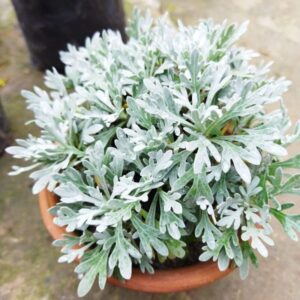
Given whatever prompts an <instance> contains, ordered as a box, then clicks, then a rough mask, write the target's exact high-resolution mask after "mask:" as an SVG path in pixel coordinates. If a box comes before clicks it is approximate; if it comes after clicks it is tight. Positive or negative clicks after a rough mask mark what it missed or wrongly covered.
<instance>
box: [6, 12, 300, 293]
mask: <svg viewBox="0 0 300 300" xmlns="http://www.w3.org/2000/svg"><path fill="white" fill-rule="evenodd" d="M245 30H246V24H243V25H241V26H237V25H235V24H227V23H226V22H224V23H223V24H221V25H219V24H214V23H213V22H212V21H205V22H200V23H199V24H198V25H197V26H193V27H187V26H184V25H183V24H181V23H179V24H178V28H175V27H174V26H173V25H172V24H170V23H169V21H168V19H167V18H161V19H159V20H158V21H156V22H153V20H152V19H151V18H150V17H149V16H148V15H146V16H145V17H141V16H139V14H137V13H135V14H134V15H133V18H132V20H131V22H130V24H129V26H128V29H127V31H128V35H129V41H128V43H127V44H124V43H123V42H122V39H121V36H120V35H119V34H118V33H114V32H110V31H108V32H105V33H104V34H103V36H102V37H100V35H99V34H95V35H94V36H93V37H92V38H90V39H87V41H86V45H85V47H81V48H75V47H73V46H69V48H68V51H67V52H63V53H61V59H62V61H63V62H64V64H65V74H64V75H63V74H59V73H57V71H56V70H53V71H48V72H47V73H46V77H45V84H46V86H47V87H48V88H49V90H47V91H46V90H42V89H39V88H37V87H35V88H34V91H33V92H29V91H24V92H23V96H24V97H25V98H26V99H27V101H28V108H29V109H30V110H32V111H33V112H34V115H35V118H34V120H33V121H34V122H35V124H36V125H37V126H38V127H39V128H40V129H41V135H40V137H34V136H31V135H30V136H29V137H28V138H27V139H26V140H17V143H18V144H19V146H14V147H10V148H8V149H7V151H8V152H9V153H11V154H13V155H14V156H15V157H16V158H22V159H25V160H27V161H31V162H32V164H30V165H29V166H28V167H25V168H18V167H15V170H14V172H13V173H14V174H17V173H19V172H23V171H27V170H31V169H34V168H35V169H37V170H36V171H33V172H32V173H31V175H30V177H31V178H33V179H34V180H35V184H34V186H33V192H34V193H38V192H40V191H41V190H42V189H44V188H48V189H49V190H50V191H54V193H56V194H57V195H58V196H59V197H60V202H59V203H58V204H57V206H56V207H55V208H53V209H52V211H53V213H55V214H56V218H55V223H56V224H57V225H59V226H67V231H68V232H70V233H72V232H76V234H74V235H70V236H66V237H65V239H63V240H58V241H55V243H54V244H55V245H57V246H61V247H62V252H63V255H62V256H61V258H60V259H59V261H60V262H72V261H73V260H75V259H76V258H80V259H81V262H80V264H79V265H78V266H77V267H76V268H75V272H76V273H78V274H79V275H80V277H81V281H80V284H79V288H78V293H79V295H80V296H82V295H84V294H86V293H87V292H88V290H89V289H90V288H91V286H92V284H93V282H94V280H95V279H96V278H97V276H98V282H99V286H100V288H104V286H105V282H106V279H107V277H108V276H111V275H114V276H118V277H121V278H123V279H130V278H131V274H132V267H133V265H136V266H138V267H139V268H140V269H141V270H142V271H143V272H144V271H147V272H154V271H155V270H154V268H153V261H154V260H156V261H159V262H161V263H163V262H164V261H166V260H170V259H174V258H177V259H178V258H180V259H185V257H186V256H188V255H189V245H191V244H192V243H194V242H201V243H202V249H199V260H200V261H207V260H210V259H213V260H214V261H217V263H218V266H219V268H220V270H225V269H226V268H228V267H229V265H230V263H231V262H233V263H234V264H235V265H237V266H238V267H239V268H240V271H241V276H242V277H245V276H246V275H247V273H248V264H249V261H251V262H253V263H254V264H256V263H257V261H256V253H257V252H258V253H260V254H261V255H262V256H267V255H268V250H267V247H266V246H267V245H270V246H272V245H273V244H274V243H273V240H272V239H271V237H270V236H271V233H272V227H271V225H270V220H271V218H272V217H275V218H276V219H278V220H279V222H280V223H281V224H282V225H283V228H284V230H285V231H286V232H287V234H288V235H289V236H290V237H291V238H292V239H294V240H296V239H297V235H296V231H297V230H299V229H300V223H299V219H300V218H299V216H296V215H288V214H287V213H286V209H288V208H290V207H291V206H292V204H290V203H285V204H281V203H279V201H278V200H277V197H278V196H279V195H281V194H297V195H298V194H300V175H288V174H286V173H284V172H283V169H284V168H300V157H299V156H296V157H295V158H291V159H289V160H285V161H282V160H279V158H280V157H281V156H284V155H287V150H286V147H287V146H288V145H289V144H290V143H292V142H293V141H295V140H296V139H298V138H299V135H300V130H299V127H298V126H296V130H295V134H290V135H288V134H287V129H288V128H289V127H290V121H289V118H288V116H287V111H286V109H285V107H284V105H283V102H282V94H283V92H285V91H286V90H287V87H288V85H289V82H288V81H286V80H285V79H283V78H279V79H274V78H269V77H268V76H267V74H268V72H269V65H264V64H262V65H259V66H256V65H253V64H251V62H250V61H251V59H252V58H254V57H256V56H257V54H256V53H255V52H253V51H251V50H247V49H243V48H239V47H236V46H234V43H235V42H236V41H237V40H238V38H239V37H240V36H241V35H242V34H243V33H244V32H245ZM270 103H278V104H279V105H278V109H276V110H273V111H270V109H267V106H268V105H269V104H270ZM272 107H274V105H273V106H272ZM76 244H79V245H80V247H79V248H73V246H74V245H76Z"/></svg>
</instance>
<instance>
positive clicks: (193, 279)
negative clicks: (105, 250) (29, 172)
mask: <svg viewBox="0 0 300 300" xmlns="http://www.w3.org/2000/svg"><path fill="white" fill-rule="evenodd" d="M57 201H58V199H57V197H56V196H55V195H54V194H53V193H51V192H49V191H48V190H46V189H45V190H43V191H42V192H41V193H40V194H39V203H40V211H41V215H42V218H43V221H44V224H45V226H46V228H47V230H48V232H49V233H50V235H51V236H52V237H53V239H60V238H61V237H62V235H63V234H65V233H66V231H65V229H64V228H62V227H58V226H57V225H55V224H54V223H53V216H52V215H50V214H49V212H48V209H49V208H51V207H52V206H54V205H55V204H56V203H57ZM233 270H234V268H229V269H228V270H226V271H224V272H221V271H219V269H218V266H217V264H216V263H214V262H206V263H197V264H195V265H192V266H187V267H180V268H173V269H169V270H156V271H155V274H154V275H151V274H147V273H145V274H144V273H142V272H141V271H140V270H139V269H137V268H134V270H133V274H132V278H131V279H130V280H127V281H119V280H117V279H115V278H112V277H110V278H108V282H109V283H110V284H113V285H116V286H119V287H123V288H127V289H131V290H136V291H142V292H149V293H172V292H180V291H186V290H190V289H194V288H199V287H201V286H204V285H206V284H209V283H212V282H214V281H216V280H218V279H220V278H222V277H225V276H227V275H228V274H229V273H231V272H232V271H233Z"/></svg>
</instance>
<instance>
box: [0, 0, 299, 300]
mask: <svg viewBox="0 0 300 300" xmlns="http://www.w3.org/2000/svg"><path fill="white" fill-rule="evenodd" d="M133 2H135V3H137V5H141V6H148V7H150V8H151V10H152V11H155V14H156V15H157V14H159V13H161V12H163V11H164V10H169V11H170V12H171V16H172V18H174V19H175V18H178V17H180V18H181V19H183V20H184V21H185V22H187V23H194V22H195V21H196V20H197V19H198V18H208V17H212V18H214V19H216V20H218V21H221V20H223V19H224V18H227V19H229V20H230V21H242V20H244V19H249V20H250V22H251V23H250V28H249V31H248V34H247V35H246V36H245V37H244V38H243V40H242V42H241V43H242V45H245V46H248V47H251V48H254V49H256V50H258V51H260V52H262V54H263V57H264V58H265V59H266V60H274V61H275V64H274V67H273V72H274V75H285V76H286V77H288V78H289V79H291V80H292V81H293V85H292V87H291V88H290V91H289V92H288V93H287V95H286V103H287V106H288V107H289V109H290V114H291V116H292V119H293V120H294V121H295V120H296V119H298V118H300V105H299V95H300V73H299V64H300V53H299V48H300V41H299V36H300V2H299V1H298V0H286V1H280V0H244V1H240V0H227V1H217V0H185V1H182V0H174V1H171V0H164V1H161V2H159V1H154V0H127V3H126V10H127V11H130V10H131V8H132V3H133ZM0 12H1V13H0V77H1V78H4V79H6V80H7V85H6V87H5V88H4V89H2V90H1V91H0V93H1V97H2V101H3V104H4V108H5V110H6V112H7V115H8V117H9V119H10V122H11V129H12V134H13V136H15V137H25V136H26V135H27V133H28V132H29V131H32V130H34V129H33V128H32V127H30V126H26V127H24V126H23V123H24V122H25V121H27V120H28V119H30V117H31V115H30V114H29V113H28V112H26V111H25V104H24V101H23V100H22V99H21V98H20V97H19V91H20V90H21V89H24V88H30V87H31V86H32V85H40V84H41V82H42V74H40V73H39V72H37V71H34V70H33V69H31V67H30V65H29V63H28V58H27V57H28V55H27V52H26V47H25V45H24V41H23V39H22V36H21V33H20V31H19V29H18V26H17V24H16V21H15V17H14V14H13V11H12V8H11V5H10V3H9V1H8V0H0ZM299 151H300V145H298V146H295V147H293V148H292V149H291V151H290V152H291V153H295V152H299ZM13 163H15V162H14V161H13V160H12V159H11V158H10V157H9V156H7V155H5V156H3V157H2V158H1V159H0V299H1V300H15V299H22V300H27V299H30V300H36V299H38V300H40V299H41V300H43V299H45V300H46V299H66V300H72V299H77V297H76V286H77V279H76V276H75V275H74V274H73V266H68V265H59V264H57V263H56V260H57V258H58V251H57V250H56V249H54V248H52V247H51V246H50V243H51V239H50V238H49V236H48V234H47V232H46V231H45V229H44V227H43V225H42V221H41V219H40V215H39V211H38V206H37V199H36V197H34V196H32V195H31V191H30V185H31V182H30V180H28V179H27V175H22V176H19V177H17V178H11V177H7V176H6V174H7V172H8V171H9V170H10V168H11V165H12V164H13ZM296 200H297V201H298V205H297V207H298V211H299V209H300V205H299V199H296ZM274 227H275V230H276V229H278V230H277V231H276V232H275V234H274V239H275V242H276V247H274V248H272V249H270V257H269V259H267V260H261V267H260V269H259V270H252V272H251V275H250V276H249V278H248V279H247V280H246V281H240V279H239V276H238V274H237V272H235V273H234V274H232V275H230V276H229V277H228V278H226V279H224V280H222V281H219V282H217V283H215V284H213V285H210V286H207V287H205V288H202V289H199V290H194V291H190V292H187V293H180V294H176V295H174V294H173V295H168V296H166V295H146V294H141V293H135V292H130V291H126V290H123V289H119V288H115V287H112V286H108V287H107V288H106V289H105V291H103V292H101V291H98V289H97V288H94V290H93V291H92V292H91V293H90V294H89V296H87V297H86V298H85V299H91V300H93V299H98V300H101V299H103V300H104V299H105V300H106V299H109V300H117V299H122V300H126V299H135V300H138V299H143V300H150V299H157V300H158V299H175V300H194V299H195V300H196V299H197V300H202V299H210V300H214V299H218V300H227V299H228V300H232V299H245V300H247V299H254V300H261V299H266V300H268V299H272V300H281V299H287V300H297V299H300V288H299V278H300V267H299V260H300V243H299V244H295V243H294V242H292V241H290V240H289V239H288V238H287V237H286V236H285V235H284V234H283V232H282V231H281V229H279V226H278V225H275V226H274Z"/></svg>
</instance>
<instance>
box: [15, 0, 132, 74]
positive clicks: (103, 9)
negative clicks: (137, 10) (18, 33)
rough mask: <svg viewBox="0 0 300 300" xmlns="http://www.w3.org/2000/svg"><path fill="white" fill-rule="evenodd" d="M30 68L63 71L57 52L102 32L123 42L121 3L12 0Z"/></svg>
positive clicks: (103, 0)
mask: <svg viewBox="0 0 300 300" xmlns="http://www.w3.org/2000/svg"><path fill="white" fill-rule="evenodd" d="M12 2H13V5H14V7H15V10H16V14H17V17H18V20H19V23H20V26H21V29H22V31H23V34H24V37H25V39H26V42H27V46H28V49H29V52H30V57H31V61H32V63H33V65H34V66H35V67H36V68H38V69H41V70H44V69H47V68H51V67H52V66H54V67H56V68H57V69H59V70H62V69H63V65H62V63H61V62H60V60H59V53H58V52H59V51H60V50H64V49H66V45H67V43H71V44H74V45H82V44H83V43H84V40H85V38H86V37H87V36H91V35H92V34H93V33H94V32H96V31H100V32H101V31H102V30H104V29H112V30H119V31H120V32H121V34H122V37H123V39H125V38H126V37H125V31H124V27H125V16H124V10H123V5H122V0H48V1H47V0H12Z"/></svg>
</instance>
